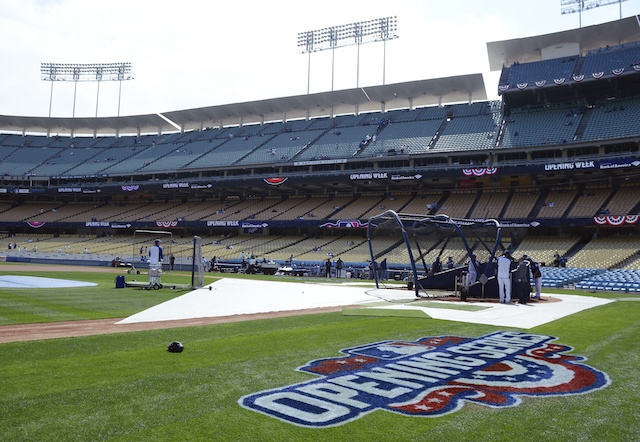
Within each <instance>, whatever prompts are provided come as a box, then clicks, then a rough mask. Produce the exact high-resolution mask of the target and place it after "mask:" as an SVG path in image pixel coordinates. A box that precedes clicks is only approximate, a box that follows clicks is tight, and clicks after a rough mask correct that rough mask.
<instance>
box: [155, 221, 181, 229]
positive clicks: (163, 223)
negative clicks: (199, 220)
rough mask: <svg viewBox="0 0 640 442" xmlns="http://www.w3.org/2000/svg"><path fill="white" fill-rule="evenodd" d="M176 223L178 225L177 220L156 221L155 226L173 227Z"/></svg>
mask: <svg viewBox="0 0 640 442" xmlns="http://www.w3.org/2000/svg"><path fill="white" fill-rule="evenodd" d="M177 225H178V221H156V226H158V227H164V228H169V227H175V226H177Z"/></svg>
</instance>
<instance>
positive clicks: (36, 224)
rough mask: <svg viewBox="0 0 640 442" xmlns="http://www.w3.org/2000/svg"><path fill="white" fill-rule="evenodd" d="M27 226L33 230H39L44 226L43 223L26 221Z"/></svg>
mask: <svg viewBox="0 0 640 442" xmlns="http://www.w3.org/2000/svg"><path fill="white" fill-rule="evenodd" d="M27 225H28V226H29V227H33V228H34V229H39V228H40V227H43V226H44V225H45V222H44V221H27Z"/></svg>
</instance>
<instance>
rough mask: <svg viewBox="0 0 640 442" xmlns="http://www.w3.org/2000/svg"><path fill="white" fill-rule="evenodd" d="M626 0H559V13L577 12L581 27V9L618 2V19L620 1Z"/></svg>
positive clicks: (585, 9)
mask: <svg viewBox="0 0 640 442" xmlns="http://www.w3.org/2000/svg"><path fill="white" fill-rule="evenodd" d="M626 1H627V0H560V13H561V14H574V13H576V12H577V13H578V15H579V17H580V19H579V23H580V26H579V27H582V11H588V10H590V9H594V8H599V7H600V6H607V5H612V4H614V3H618V4H619V6H620V19H622V2H626Z"/></svg>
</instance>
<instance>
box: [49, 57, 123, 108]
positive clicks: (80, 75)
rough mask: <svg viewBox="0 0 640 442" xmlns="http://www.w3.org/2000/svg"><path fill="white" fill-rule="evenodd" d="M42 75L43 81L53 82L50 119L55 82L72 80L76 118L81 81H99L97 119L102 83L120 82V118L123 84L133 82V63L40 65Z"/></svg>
mask: <svg viewBox="0 0 640 442" xmlns="http://www.w3.org/2000/svg"><path fill="white" fill-rule="evenodd" d="M40 73H41V74H42V80H44V81H50V82H51V94H50V96H49V117H51V103H52V101H53V82H54V81H66V80H71V81H73V82H74V83H75V84H74V89H73V114H72V116H73V117H75V116H76V91H77V88H78V82H79V81H97V82H98V92H97V95H96V118H97V117H98V100H99V98H100V82H101V81H104V80H108V81H119V82H120V87H119V89H118V116H120V97H121V96H122V82H123V81H124V80H133V77H132V76H131V75H130V74H131V63H129V62H121V63H88V64H74V63H40Z"/></svg>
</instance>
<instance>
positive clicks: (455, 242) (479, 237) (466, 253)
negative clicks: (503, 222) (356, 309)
mask: <svg viewBox="0 0 640 442" xmlns="http://www.w3.org/2000/svg"><path fill="white" fill-rule="evenodd" d="M367 241H368V244H369V253H370V256H371V266H370V269H371V270H372V272H373V278H374V279H375V282H376V287H378V288H380V286H381V285H382V286H384V282H385V281H386V280H389V279H395V280H399V279H402V280H405V281H406V282H407V286H408V288H409V289H413V290H414V291H415V295H416V297H425V296H426V297H434V296H456V295H458V294H459V295H460V298H461V299H462V300H466V298H467V297H474V298H484V297H486V298H497V297H498V284H497V281H496V278H495V260H496V252H497V251H498V248H499V246H500V223H499V222H498V221H496V220H494V219H483V220H473V219H457V218H450V217H448V216H447V215H414V214H406V213H396V212H394V211H393V210H387V211H386V212H384V213H381V214H380V215H376V216H374V217H371V218H369V222H368V226H367ZM472 257H474V259H473V260H472V264H471V269H470V267H469V262H470V260H471V258H472ZM474 270H475V272H474ZM436 293H437V295H434V294H436Z"/></svg>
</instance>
